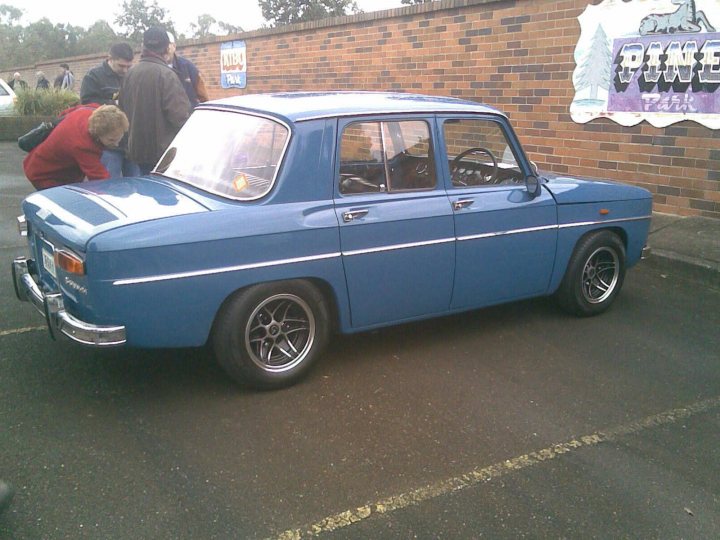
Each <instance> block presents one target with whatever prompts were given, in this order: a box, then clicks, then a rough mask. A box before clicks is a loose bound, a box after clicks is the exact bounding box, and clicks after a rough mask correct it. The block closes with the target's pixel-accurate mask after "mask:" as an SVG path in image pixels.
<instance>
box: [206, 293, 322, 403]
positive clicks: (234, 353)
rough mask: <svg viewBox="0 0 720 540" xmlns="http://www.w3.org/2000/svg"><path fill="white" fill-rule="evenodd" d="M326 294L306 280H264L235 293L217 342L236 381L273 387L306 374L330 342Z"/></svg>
mask: <svg viewBox="0 0 720 540" xmlns="http://www.w3.org/2000/svg"><path fill="white" fill-rule="evenodd" d="M329 335H330V317H329V311H328V306H327V302H326V300H325V298H324V297H323V295H322V294H321V293H320V291H319V290H318V289H317V288H316V287H314V286H313V285H312V284H310V283H308V282H305V281H281V282H275V283H265V284H262V285H256V286H254V287H250V288H248V289H245V290H242V291H240V292H238V293H236V294H235V295H233V296H231V297H230V298H229V299H228V300H227V301H226V302H225V303H224V304H223V306H222V307H221V308H220V312H219V313H218V317H217V320H216V322H215V327H214V329H213V335H212V345H213V349H214V352H215V356H216V357H217V360H218V362H219V364H220V366H222V368H223V369H224V370H225V371H226V372H227V373H228V374H229V375H230V376H231V377H232V378H233V379H235V380H236V381H238V382H240V383H241V384H245V385H249V386H252V387H254V388H258V389H263V390H270V389H276V388H282V387H285V386H289V385H291V384H294V383H296V382H297V381H299V380H300V379H301V378H302V377H304V376H305V375H307V373H308V371H309V370H310V368H311V367H312V365H313V364H314V362H315V360H317V358H318V356H319V355H320V354H321V353H322V351H323V349H324V348H325V346H326V345H327V341H328V337H329Z"/></svg>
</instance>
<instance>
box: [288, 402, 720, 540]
mask: <svg viewBox="0 0 720 540" xmlns="http://www.w3.org/2000/svg"><path fill="white" fill-rule="evenodd" d="M717 407H720V397H715V398H711V399H706V400H704V401H699V402H697V403H694V404H692V405H688V406H687V407H681V408H678V409H672V410H670V411H666V412H663V413H660V414H656V415H653V416H648V417H647V418H643V419H641V420H638V421H636V422H631V423H629V424H623V425H621V426H617V427H613V428H610V429H606V430H602V431H597V432H595V433H592V434H591V435H585V436H583V437H578V438H576V439H572V440H570V441H567V442H562V443H558V444H554V445H552V446H548V447H547V448H543V449H542V450H537V451H535V452H530V453H529V454H524V455H522V456H518V457H515V458H512V459H508V460H505V461H501V462H499V463H495V464H494V465H490V466H488V467H479V468H476V469H473V470H471V471H470V472H467V473H465V474H462V475H460V476H456V477H454V478H448V479H446V480H441V481H439V482H435V483H433V484H430V485H427V486H425V487H421V488H419V489H415V490H413V491H409V492H407V493H402V494H400V495H393V496H391V497H388V498H386V499H382V500H380V501H377V502H375V503H372V504H367V505H365V506H360V507H358V508H354V509H351V510H346V511H344V512H340V513H338V514H335V515H332V516H328V517H326V518H324V519H321V520H320V521H316V522H315V523H311V524H310V525H306V526H304V527H299V528H297V529H289V530H287V531H285V532H283V533H281V534H280V535H278V536H277V537H275V538H277V539H278V540H300V539H301V538H311V537H314V536H319V535H321V534H323V533H327V532H331V531H335V530H338V529H341V528H343V527H347V526H349V525H352V524H353V523H357V522H358V521H363V520H365V519H368V518H369V517H372V516H377V515H383V514H388V513H390V512H394V511H396V510H400V509H402V508H407V507H409V506H414V505H417V504H420V503H422V502H424V501H428V500H431V499H435V498H438V497H441V496H443V495H447V494H449V493H453V492H457V491H461V490H464V489H467V488H470V487H472V486H475V485H477V484H479V483H481V482H488V481H490V480H493V479H494V478H499V477H501V476H504V475H507V474H510V473H512V472H515V471H519V470H522V469H525V468H527V467H531V466H533V465H537V464H538V463H542V462H544V461H549V460H551V459H555V458H557V457H560V456H562V455H564V454H568V453H570V452H575V451H577V450H580V449H582V448H587V447H592V446H596V445H598V444H600V443H602V442H607V441H612V440H615V439H617V438H619V437H622V436H625V435H632V434H634V433H639V432H641V431H644V430H647V429H652V428H655V427H658V426H664V425H668V424H673V423H675V422H677V421H678V420H682V419H685V418H689V417H691V416H694V415H696V414H700V413H703V412H706V411H709V410H711V409H715V408H717Z"/></svg>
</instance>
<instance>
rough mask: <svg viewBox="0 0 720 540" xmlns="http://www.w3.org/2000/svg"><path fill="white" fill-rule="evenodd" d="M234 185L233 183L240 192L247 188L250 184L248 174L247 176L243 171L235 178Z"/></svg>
mask: <svg viewBox="0 0 720 540" xmlns="http://www.w3.org/2000/svg"><path fill="white" fill-rule="evenodd" d="M232 185H233V188H235V191H238V192H240V191H244V190H246V189H247V187H248V186H249V185H250V184H249V183H248V179H247V176H245V175H244V174H242V173H241V174H238V175H237V176H236V177H235V180H233V183H232Z"/></svg>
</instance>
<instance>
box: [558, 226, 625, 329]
mask: <svg viewBox="0 0 720 540" xmlns="http://www.w3.org/2000/svg"><path fill="white" fill-rule="evenodd" d="M624 279H625V246H624V245H623V243H622V240H620V238H618V236H617V235H616V234H615V233H613V232H610V231H598V232H595V233H591V234H589V235H588V236H585V237H584V238H582V239H581V240H580V242H579V243H578V245H577V246H576V248H575V251H574V252H573V255H572V257H571V258H570V262H569V263H568V267H567V270H566V272H565V277H564V278H563V281H562V283H561V284H560V288H559V289H558V292H557V299H558V302H559V303H560V306H561V307H562V308H563V309H565V310H566V311H568V312H570V313H573V314H575V315H579V316H582V317H589V316H591V315H598V314H600V313H602V312H603V311H605V310H606V309H608V308H609V307H610V305H611V304H612V302H613V301H614V300H615V297H616V296H617V295H618V293H619V292H620V289H621V288H622V285H623V281H624Z"/></svg>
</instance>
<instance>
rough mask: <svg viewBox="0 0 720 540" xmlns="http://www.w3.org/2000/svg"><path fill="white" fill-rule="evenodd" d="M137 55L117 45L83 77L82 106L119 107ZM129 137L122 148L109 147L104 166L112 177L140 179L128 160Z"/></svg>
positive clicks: (103, 161) (128, 46) (104, 156)
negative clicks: (93, 104)
mask: <svg viewBox="0 0 720 540" xmlns="http://www.w3.org/2000/svg"><path fill="white" fill-rule="evenodd" d="M134 57H135V52H134V51H133V49H132V47H131V46H130V45H128V44H127V43H115V44H114V45H113V46H112V47H110V54H109V55H108V57H107V60H105V61H104V62H103V63H102V64H100V65H99V66H95V67H94V68H92V69H91V70H90V71H88V72H87V74H86V75H85V77H83V80H82V85H81V86H80V103H82V104H83V105H87V104H88V103H97V104H99V105H117V104H118V95H119V93H120V86H121V85H122V81H123V77H125V75H126V74H127V72H128V70H129V69H130V66H131V65H132V62H133V58H134ZM126 154H127V137H124V138H123V140H122V141H121V142H120V146H119V147H118V148H106V149H105V151H104V152H103V155H102V164H103V165H104V166H105V168H106V169H107V170H108V171H109V172H110V178H117V177H120V176H137V175H139V174H140V169H139V168H138V166H137V165H136V164H135V163H133V162H132V161H131V160H129V159H128V158H127V155H126Z"/></svg>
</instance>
